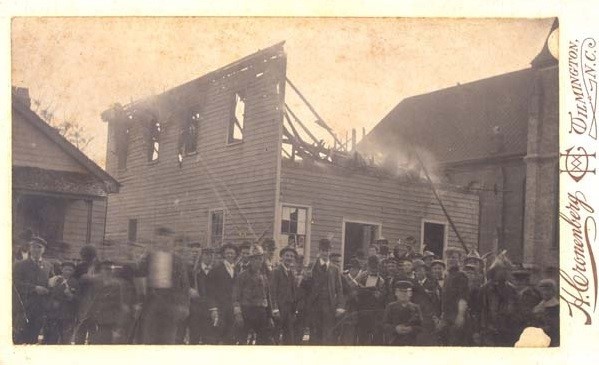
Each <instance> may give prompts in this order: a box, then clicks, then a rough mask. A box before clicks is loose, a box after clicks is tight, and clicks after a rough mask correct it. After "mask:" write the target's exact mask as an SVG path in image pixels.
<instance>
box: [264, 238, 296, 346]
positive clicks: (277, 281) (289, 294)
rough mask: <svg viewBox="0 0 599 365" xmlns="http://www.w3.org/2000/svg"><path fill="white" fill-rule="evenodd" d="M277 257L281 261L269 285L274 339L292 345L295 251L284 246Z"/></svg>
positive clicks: (293, 336)
mask: <svg viewBox="0 0 599 365" xmlns="http://www.w3.org/2000/svg"><path fill="white" fill-rule="evenodd" d="M279 257H280V259H281V263H280V265H278V266H277V267H276V268H275V269H274V270H273V273H272V279H271V286H270V287H271V294H272V295H271V298H272V315H273V317H274V318H275V320H276V328H275V340H278V339H279V337H281V343H282V344H283V345H294V344H296V339H295V328H294V324H295V318H296V299H297V295H296V292H297V283H296V280H295V273H294V266H295V263H296V260H297V251H296V250H295V249H294V248H293V247H290V246H288V247H284V248H282V249H281V250H280V251H279Z"/></svg>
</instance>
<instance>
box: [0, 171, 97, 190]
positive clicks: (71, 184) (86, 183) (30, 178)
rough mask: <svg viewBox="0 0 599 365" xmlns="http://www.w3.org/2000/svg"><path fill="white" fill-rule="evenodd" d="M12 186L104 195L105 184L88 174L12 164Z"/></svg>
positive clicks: (21, 188) (17, 188) (20, 188)
mask: <svg viewBox="0 0 599 365" xmlns="http://www.w3.org/2000/svg"><path fill="white" fill-rule="evenodd" d="M12 187H13V189H16V190H25V191H34V192H43V193H58V194H72V195H84V196H92V197H105V196H106V186H105V185H104V183H103V182H102V181H101V180H98V179H97V178H96V177H95V176H93V175H90V174H84V173H80V172H71V171H57V170H46V169H40V168H37V167H26V166H13V168H12Z"/></svg>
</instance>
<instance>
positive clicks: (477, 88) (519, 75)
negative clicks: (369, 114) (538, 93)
mask: <svg viewBox="0 0 599 365" xmlns="http://www.w3.org/2000/svg"><path fill="white" fill-rule="evenodd" d="M533 87H534V70H533V69H525V70H520V71H515V72H511V73H507V74H502V75H499V76H495V77H491V78H487V79H483V80H478V81H475V82H471V83H467V84H461V85H460V84H458V85H457V86H454V87H450V88H446V89H442V90H438V91H434V92H431V93H428V94H422V95H418V96H413V97H409V98H407V99H404V100H402V101H401V102H400V103H399V104H398V105H397V106H396V107H395V108H394V109H393V110H392V111H391V112H390V113H389V114H388V115H387V116H386V117H385V118H383V119H382V120H381V122H380V123H379V124H378V125H377V126H376V127H374V129H373V130H372V131H371V132H370V133H369V134H368V135H367V136H366V138H365V139H364V140H363V141H362V142H361V143H360V145H359V149H360V150H361V151H364V152H366V153H371V154H372V153H376V151H377V149H380V148H387V149H388V148H398V149H401V148H402V147H401V146H402V145H404V146H405V145H412V146H418V147H419V148H422V149H425V150H427V151H428V152H430V153H432V154H433V155H434V157H435V158H436V159H437V160H438V161H439V162H441V163H450V162H462V161H467V160H476V159H482V158H487V157H491V156H501V155H525V154H526V149H527V132H528V116H529V105H530V101H531V97H532V95H533Z"/></svg>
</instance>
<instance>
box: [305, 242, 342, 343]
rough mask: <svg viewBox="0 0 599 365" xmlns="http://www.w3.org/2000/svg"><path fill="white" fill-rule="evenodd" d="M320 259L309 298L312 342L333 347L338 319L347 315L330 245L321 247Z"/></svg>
mask: <svg viewBox="0 0 599 365" xmlns="http://www.w3.org/2000/svg"><path fill="white" fill-rule="evenodd" d="M318 251H319V253H318V259H317V261H316V262H315V263H314V267H313V268H312V288H311V291H310V295H309V297H308V306H309V308H310V310H311V320H312V325H311V326H310V342H311V343H312V344H318V345H333V344H334V342H335V341H334V336H333V333H334V326H335V317H336V316H339V315H342V314H343V313H344V312H345V309H344V302H343V288H342V283H341V272H340V269H339V268H338V267H337V266H335V265H334V264H332V263H331V262H330V260H329V256H330V254H331V241H330V240H328V239H321V240H320V241H319V243H318Z"/></svg>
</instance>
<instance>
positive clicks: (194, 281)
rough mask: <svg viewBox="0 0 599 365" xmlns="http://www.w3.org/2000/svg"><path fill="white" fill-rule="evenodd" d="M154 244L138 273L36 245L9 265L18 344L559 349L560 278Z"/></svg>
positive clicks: (400, 252)
mask: <svg viewBox="0 0 599 365" xmlns="http://www.w3.org/2000/svg"><path fill="white" fill-rule="evenodd" d="M158 236H159V237H160V239H159V240H158V241H159V242H157V243H156V244H154V245H153V246H152V248H151V249H149V250H148V251H147V252H146V253H145V254H144V255H143V257H141V259H140V260H139V261H138V262H135V263H128V264H122V263H121V264H116V263H114V262H111V261H107V260H103V261H100V260H99V259H98V257H97V254H96V250H95V248H94V247H93V246H84V247H83V248H82V250H81V252H80V255H81V260H80V261H79V262H77V263H73V262H68V261H65V262H62V263H60V265H54V264H51V263H50V262H48V261H47V260H46V259H44V258H43V255H44V251H45V248H46V246H47V244H46V242H45V241H44V240H43V239H42V238H40V237H32V238H31V239H30V240H28V241H29V242H28V245H27V248H26V249H24V250H23V252H22V253H21V254H20V255H19V257H18V258H16V259H15V262H14V266H13V339H14V342H15V343H16V344H33V343H45V344H128V343H138V344H227V345H233V344H237V345H247V344H257V345H260V344H263V345H272V344H282V345H303V344H314V345H397V346H406V345H407V346H514V344H515V343H516V342H517V341H518V338H519V336H520V334H521V333H522V331H523V330H524V329H525V328H527V327H538V328H542V329H543V330H544V331H545V333H546V334H547V335H548V336H549V338H550V339H551V345H552V346H557V345H559V302H558V299H557V286H556V283H555V281H553V280H552V279H542V280H539V281H538V282H537V283H535V284H534V285H533V284H532V283H530V273H529V272H527V271H526V270H516V269H515V268H514V267H513V265H511V263H510V262H509V260H508V259H507V257H506V256H505V254H504V253H501V254H499V255H497V256H496V257H495V259H494V261H493V262H492V263H491V264H487V263H486V262H485V260H483V259H482V258H481V257H480V256H479V255H478V254H477V253H476V252H475V251H472V252H469V253H466V252H464V251H463V250H460V249H456V248H450V249H447V250H446V251H445V253H444V257H445V261H442V260H439V259H437V258H436V257H435V255H434V254H433V253H432V252H428V251H424V252H423V253H418V252H415V250H414V248H413V246H411V245H407V244H397V245H395V247H390V246H389V244H388V242H387V241H385V240H379V241H377V243H376V244H373V245H371V246H370V247H369V248H368V252H367V253H366V252H361V251H359V252H357V254H356V255H355V256H354V257H352V258H351V259H350V260H349V262H348V264H347V265H345V266H348V267H346V269H347V270H345V271H342V270H341V267H342V264H341V255H339V254H335V253H331V242H330V240H328V239H322V240H320V241H319V242H318V256H317V258H316V260H315V261H313V262H311V263H309V264H308V265H305V260H304V258H303V257H301V256H299V255H298V253H297V252H296V250H295V249H294V248H293V247H285V248H282V249H281V250H279V252H278V255H279V259H278V260H275V257H274V255H275V252H276V250H275V245H274V242H273V241H272V240H264V241H263V242H260V243H250V242H244V243H243V244H241V245H233V244H230V243H225V244H223V245H222V247H220V248H219V249H217V250H216V249H213V248H203V249H202V250H201V251H200V253H199V255H198V256H197V258H195V259H191V260H186V258H184V257H182V256H181V255H180V254H179V253H178V252H176V250H175V249H174V244H173V238H172V237H173V234H172V232H171V231H170V230H168V229H161V230H159V231H158ZM275 261H276V262H277V263H276V264H275Z"/></svg>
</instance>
